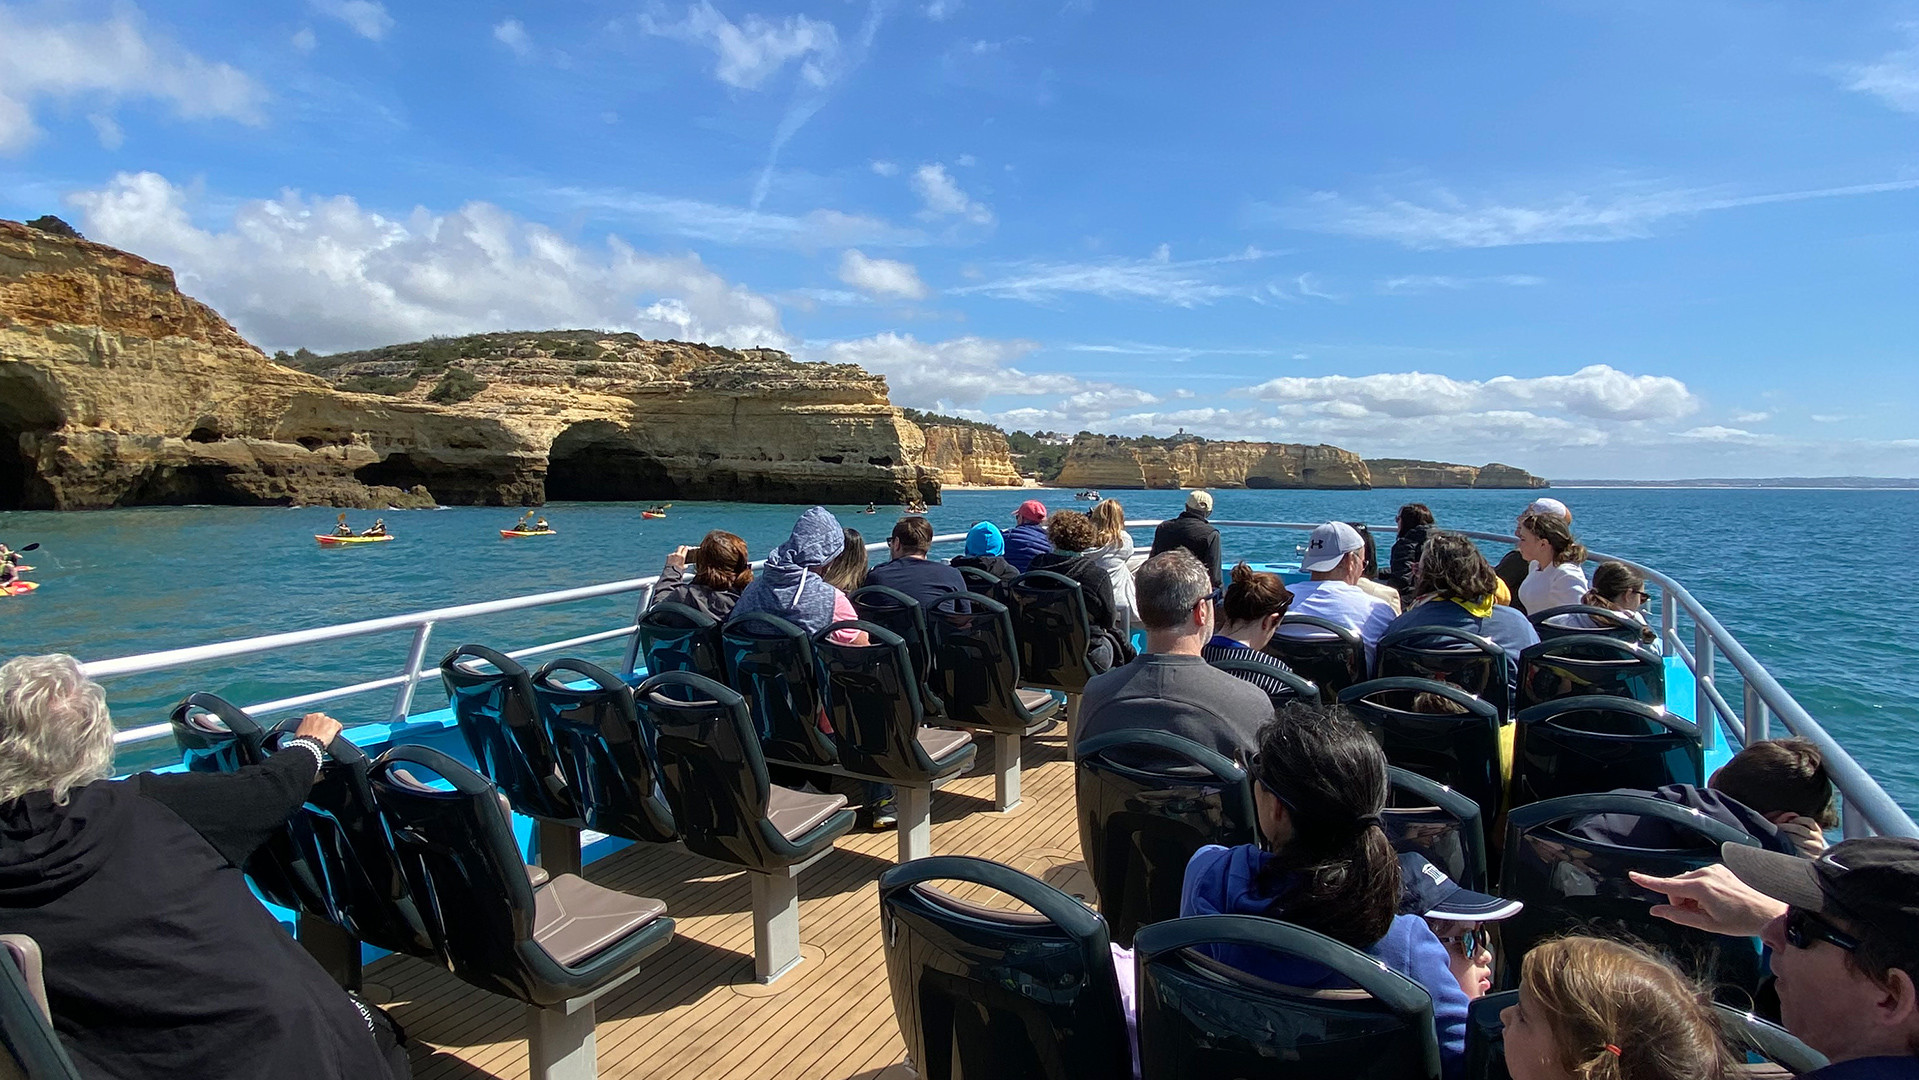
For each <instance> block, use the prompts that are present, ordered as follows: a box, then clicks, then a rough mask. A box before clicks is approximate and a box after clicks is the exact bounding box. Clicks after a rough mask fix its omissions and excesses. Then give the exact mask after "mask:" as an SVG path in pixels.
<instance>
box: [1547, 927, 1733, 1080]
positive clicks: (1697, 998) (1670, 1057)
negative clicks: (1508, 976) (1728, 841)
mask: <svg viewBox="0 0 1919 1080" xmlns="http://www.w3.org/2000/svg"><path fill="white" fill-rule="evenodd" d="M1519 977H1520V981H1521V982H1522V983H1523V984H1524V985H1525V986H1526V987H1527V988H1528V989H1530V990H1531V991H1532V996H1533V999H1534V1000H1535V1001H1537V1002H1538V1003H1539V1007H1540V1008H1541V1009H1542V1010H1543V1011H1544V1012H1545V1017H1544V1020H1545V1023H1546V1026H1547V1027H1548V1028H1549V1029H1551V1031H1552V1033H1553V1041H1554V1042H1555V1043H1557V1044H1558V1049H1559V1065H1560V1067H1561V1068H1563V1069H1564V1070H1565V1071H1566V1073H1567V1074H1568V1075H1570V1076H1572V1077H1573V1078H1574V1080H1725V1078H1727V1077H1730V1076H1731V1075H1733V1072H1734V1066H1735V1061H1734V1058H1733V1055H1732V1053H1731V1052H1730V1051H1729V1050H1727V1049H1726V1043H1725V1040H1724V1039H1723V1038H1722V1037H1721V1035H1720V1031H1719V1022H1718V1020H1717V1019H1716V1018H1715V1017H1714V1016H1713V1012H1712V1003H1711V999H1710V998H1709V997H1708V996H1707V995H1706V993H1705V992H1704V991H1702V990H1701V989H1700V988H1699V986H1698V985H1697V984H1695V983H1694V982H1693V981H1692V980H1691V979H1689V978H1687V977H1686V975H1685V974H1684V973H1683V972H1681V971H1680V970H1679V969H1678V968H1677V967H1674V966H1673V964H1672V962H1671V961H1669V960H1667V959H1665V958H1664V957H1661V956H1657V955H1655V954H1653V953H1650V952H1647V951H1646V950H1644V949H1640V948H1635V947H1634V946H1631V945H1625V944H1622V943H1620V942H1617V941H1606V940H1603V939H1601V938H1594V937H1562V938H1557V939H1555V940H1552V941H1548V942H1545V943H1544V944H1541V945H1537V946H1535V947H1534V948H1533V949H1532V951H1531V952H1528V953H1527V954H1526V959H1525V960H1524V961H1522V962H1521V965H1520V976H1519Z"/></svg>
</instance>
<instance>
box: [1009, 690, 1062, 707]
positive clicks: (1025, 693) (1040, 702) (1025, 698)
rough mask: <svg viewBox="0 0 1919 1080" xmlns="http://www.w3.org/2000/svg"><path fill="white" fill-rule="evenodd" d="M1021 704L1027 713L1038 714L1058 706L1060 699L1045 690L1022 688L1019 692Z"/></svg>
mask: <svg viewBox="0 0 1919 1080" xmlns="http://www.w3.org/2000/svg"><path fill="white" fill-rule="evenodd" d="M1019 703H1020V704H1021V705H1022V706H1024V707H1025V709H1026V711H1027V712H1030V713H1036V712H1043V711H1044V710H1046V709H1049V708H1053V707H1055V706H1057V705H1058V704H1059V699H1058V698H1056V697H1054V696H1053V695H1051V694H1049V693H1047V692H1046V691H1044V690H1029V689H1027V688H1025V687H1021V688H1020V690H1019Z"/></svg>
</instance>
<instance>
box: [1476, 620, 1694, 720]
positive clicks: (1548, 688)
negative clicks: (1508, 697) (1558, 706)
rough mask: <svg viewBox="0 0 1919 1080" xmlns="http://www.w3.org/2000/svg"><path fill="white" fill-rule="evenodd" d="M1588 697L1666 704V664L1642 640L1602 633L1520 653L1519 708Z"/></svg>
mask: <svg viewBox="0 0 1919 1080" xmlns="http://www.w3.org/2000/svg"><path fill="white" fill-rule="evenodd" d="M1586 695H1611V696H1614V697H1623V698H1631V699H1632V700H1634V701H1640V702H1644V703H1646V704H1648V705H1653V706H1663V705H1664V704H1665V703H1666V662H1665V661H1664V660H1662V659H1661V658H1660V656H1659V653H1658V652H1656V651H1654V650H1652V649H1648V648H1646V647H1645V646H1643V645H1640V644H1639V643H1638V641H1637V640H1634V641H1621V640H1619V639H1618V638H1614V637H1607V636H1605V635H1603V634H1562V635H1559V636H1557V637H1550V638H1546V639H1545V640H1543V641H1541V642H1539V644H1537V645H1528V646H1526V648H1525V649H1524V650H1522V651H1521V652H1520V654H1519V699H1518V701H1517V702H1515V704H1514V706H1513V707H1514V708H1515V709H1519V710H1524V709H1526V708H1528V707H1530V706H1534V705H1538V704H1540V703H1541V702H1546V701H1553V700H1556V699H1559V698H1567V697H1581V696H1586Z"/></svg>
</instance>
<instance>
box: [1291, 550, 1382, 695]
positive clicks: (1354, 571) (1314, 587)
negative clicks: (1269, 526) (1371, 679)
mask: <svg viewBox="0 0 1919 1080" xmlns="http://www.w3.org/2000/svg"><path fill="white" fill-rule="evenodd" d="M1365 552H1366V541H1365V540H1364V539H1362V538H1361V537H1360V535H1359V533H1358V532H1357V531H1356V530H1354V528H1353V527H1352V526H1351V525H1348V524H1346V523H1345V522H1343V521H1329V522H1327V523H1326V524H1324V525H1321V526H1320V527H1319V528H1317V529H1314V530H1313V535H1312V539H1310V540H1308V541H1307V542H1306V554H1305V555H1304V556H1302V557H1301V558H1300V560H1299V567H1300V569H1302V570H1304V571H1306V572H1307V573H1309V574H1311V575H1312V580H1311V581H1302V582H1299V583H1298V584H1296V585H1294V586H1293V587H1292V593H1293V604H1292V607H1291V608H1290V609H1289V610H1290V613H1291V614H1294V615H1312V616H1315V617H1317V618H1321V619H1325V620H1327V621H1329V622H1334V623H1338V624H1339V625H1341V626H1344V627H1346V628H1347V629H1349V630H1353V631H1356V632H1357V633H1358V634H1359V637H1360V640H1361V641H1363V642H1365V643H1366V660H1367V663H1369V664H1370V663H1371V662H1372V658H1373V647H1374V646H1376V645H1378V644H1379V639H1380V636H1381V635H1383V634H1385V633H1386V625H1387V624H1388V623H1390V622H1392V621H1393V609H1392V605H1390V604H1388V603H1386V601H1384V600H1381V599H1380V598H1378V597H1377V596H1373V595H1371V594H1370V593H1367V592H1366V591H1365V590H1363V589H1361V588H1360V587H1359V586H1358V584H1357V582H1358V581H1359V578H1360V574H1361V572H1362V570H1363V568H1364V565H1365V563H1364V559H1365ZM1277 634H1278V636H1280V637H1290V638H1312V637H1320V636H1323V635H1324V634H1325V631H1323V630H1320V629H1318V628H1317V627H1312V626H1297V625H1295V626H1284V625H1282V626H1281V627H1280V628H1279V630H1278V631H1277Z"/></svg>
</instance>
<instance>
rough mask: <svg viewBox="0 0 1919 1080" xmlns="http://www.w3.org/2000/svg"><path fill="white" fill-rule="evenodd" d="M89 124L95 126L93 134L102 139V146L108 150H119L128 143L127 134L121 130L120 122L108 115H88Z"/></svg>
mask: <svg viewBox="0 0 1919 1080" xmlns="http://www.w3.org/2000/svg"><path fill="white" fill-rule="evenodd" d="M87 123H89V124H92V125H93V133H94V135H96V136H98V137H99V139H100V145H101V146H103V147H105V148H106V149H108V150H118V149H120V146H121V144H123V143H125V142H126V141H127V134H126V132H124V131H121V130H120V123H119V121H117V120H115V119H114V118H113V117H111V116H108V115H107V114H106V113H88V114H87Z"/></svg>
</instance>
